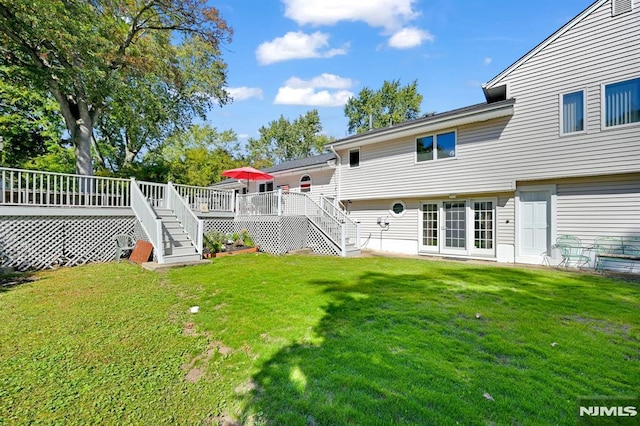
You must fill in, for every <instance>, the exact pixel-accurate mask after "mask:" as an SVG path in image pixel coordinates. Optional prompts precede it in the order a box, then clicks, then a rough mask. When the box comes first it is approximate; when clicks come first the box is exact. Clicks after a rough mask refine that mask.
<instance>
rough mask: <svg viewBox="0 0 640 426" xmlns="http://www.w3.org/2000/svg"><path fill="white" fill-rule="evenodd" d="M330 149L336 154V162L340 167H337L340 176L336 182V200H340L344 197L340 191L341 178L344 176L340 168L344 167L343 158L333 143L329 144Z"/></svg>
mask: <svg viewBox="0 0 640 426" xmlns="http://www.w3.org/2000/svg"><path fill="white" fill-rule="evenodd" d="M329 149H331V152H333V155H335V156H336V158H337V160H338V161H337V162H336V164H337V165H338V167H337V168H336V169H337V172H338V176H337V178H336V182H337V188H336V200H338V201H342V198H341V196H340V195H341V191H340V187H341V185H340V180H341V178H342V173H341V171H340V169H341V168H342V158H340V156H339V155H338V153H337V152H336V149H335V148H334V147H333V145H330V146H329Z"/></svg>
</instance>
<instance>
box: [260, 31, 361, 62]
mask: <svg viewBox="0 0 640 426" xmlns="http://www.w3.org/2000/svg"><path fill="white" fill-rule="evenodd" d="M328 47H329V35H328V34H326V33H322V32H320V31H316V32H315V33H313V34H305V33H303V32H302V31H298V32H292V31H290V32H288V33H286V34H285V35H284V36H282V37H277V38H275V39H273V40H272V41H267V42H264V43H262V44H261V45H260V46H258V48H257V49H256V58H257V59H258V63H259V64H261V65H268V64H273V63H274V62H281V61H287V60H290V59H307V58H331V57H333V56H336V55H344V54H346V53H347V48H348V45H347V46H344V47H342V48H333V49H329V48H328Z"/></svg>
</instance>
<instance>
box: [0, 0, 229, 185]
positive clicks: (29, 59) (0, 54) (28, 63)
mask: <svg viewBox="0 0 640 426" xmlns="http://www.w3.org/2000/svg"><path fill="white" fill-rule="evenodd" d="M230 37H231V29H230V28H229V27H227V24H226V22H225V21H224V20H223V19H222V18H221V17H220V15H219V13H218V10H217V9H215V8H211V7H207V6H206V5H205V0H147V1H113V0H0V66H1V65H13V66H17V67H20V69H21V70H22V71H23V72H24V74H26V75H27V76H28V80H29V82H30V84H32V85H33V86H34V87H36V88H37V89H40V90H46V91H48V92H49V93H50V94H51V95H52V96H53V98H54V99H55V100H56V102H57V104H58V106H59V109H60V113H61V114H62V117H63V118H64V122H65V125H66V128H67V131H68V132H69V135H70V141H71V143H72V144H73V146H74V149H75V157H76V171H77V173H80V174H85V175H91V174H93V162H92V157H91V145H92V139H93V137H94V127H95V125H96V123H97V121H98V119H99V118H100V116H101V114H103V113H106V112H109V111H110V108H112V106H113V102H114V100H115V99H117V98H118V96H121V94H123V93H126V92H127V88H128V87H129V84H131V82H132V81H134V80H137V79H140V78H144V79H146V78H149V77H148V76H154V78H155V79H157V81H158V82H161V84H163V85H166V88H167V90H168V91H170V92H172V93H177V94H179V95H180V96H181V98H184V99H189V98H191V99H193V98H194V97H195V98H199V99H200V100H201V101H202V102H203V103H204V104H205V105H209V104H210V105H212V104H213V102H217V103H218V104H220V105H224V104H225V103H227V102H228V100H229V97H228V94H227V92H226V91H225V90H224V85H225V84H226V65H225V64H224V62H222V60H221V59H220V51H219V44H220V43H221V42H225V41H226V42H228V41H229V40H230Z"/></svg>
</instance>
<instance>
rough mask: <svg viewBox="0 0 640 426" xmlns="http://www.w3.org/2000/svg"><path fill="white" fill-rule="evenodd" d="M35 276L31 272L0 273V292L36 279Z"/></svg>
mask: <svg viewBox="0 0 640 426" xmlns="http://www.w3.org/2000/svg"><path fill="white" fill-rule="evenodd" d="M36 280H37V278H36V277H35V274H34V273H32V272H20V273H9V274H4V275H0V293H3V292H5V291H9V290H11V289H12V288H15V287H18V286H20V285H22V284H28V283H31V282H34V281H36Z"/></svg>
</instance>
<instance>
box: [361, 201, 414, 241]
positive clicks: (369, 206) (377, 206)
mask: <svg viewBox="0 0 640 426" xmlns="http://www.w3.org/2000/svg"><path fill="white" fill-rule="evenodd" d="M399 200H401V201H403V202H404V203H405V204H406V210H405V214H404V215H403V216H402V217H393V215H392V214H391V206H392V204H393V203H394V202H396V201H399ZM419 208H420V204H419V202H418V200H403V199H399V198H393V199H389V200H375V201H355V202H353V204H351V205H350V207H349V210H350V216H351V218H352V219H354V220H357V221H360V235H361V236H362V239H363V240H365V239H367V238H369V237H371V238H374V239H375V238H380V232H381V231H382V228H381V227H380V226H379V225H378V224H377V219H378V217H383V218H387V219H388V220H389V230H388V231H383V232H382V235H383V237H384V238H390V239H395V240H412V241H416V240H417V239H418V211H419Z"/></svg>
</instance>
